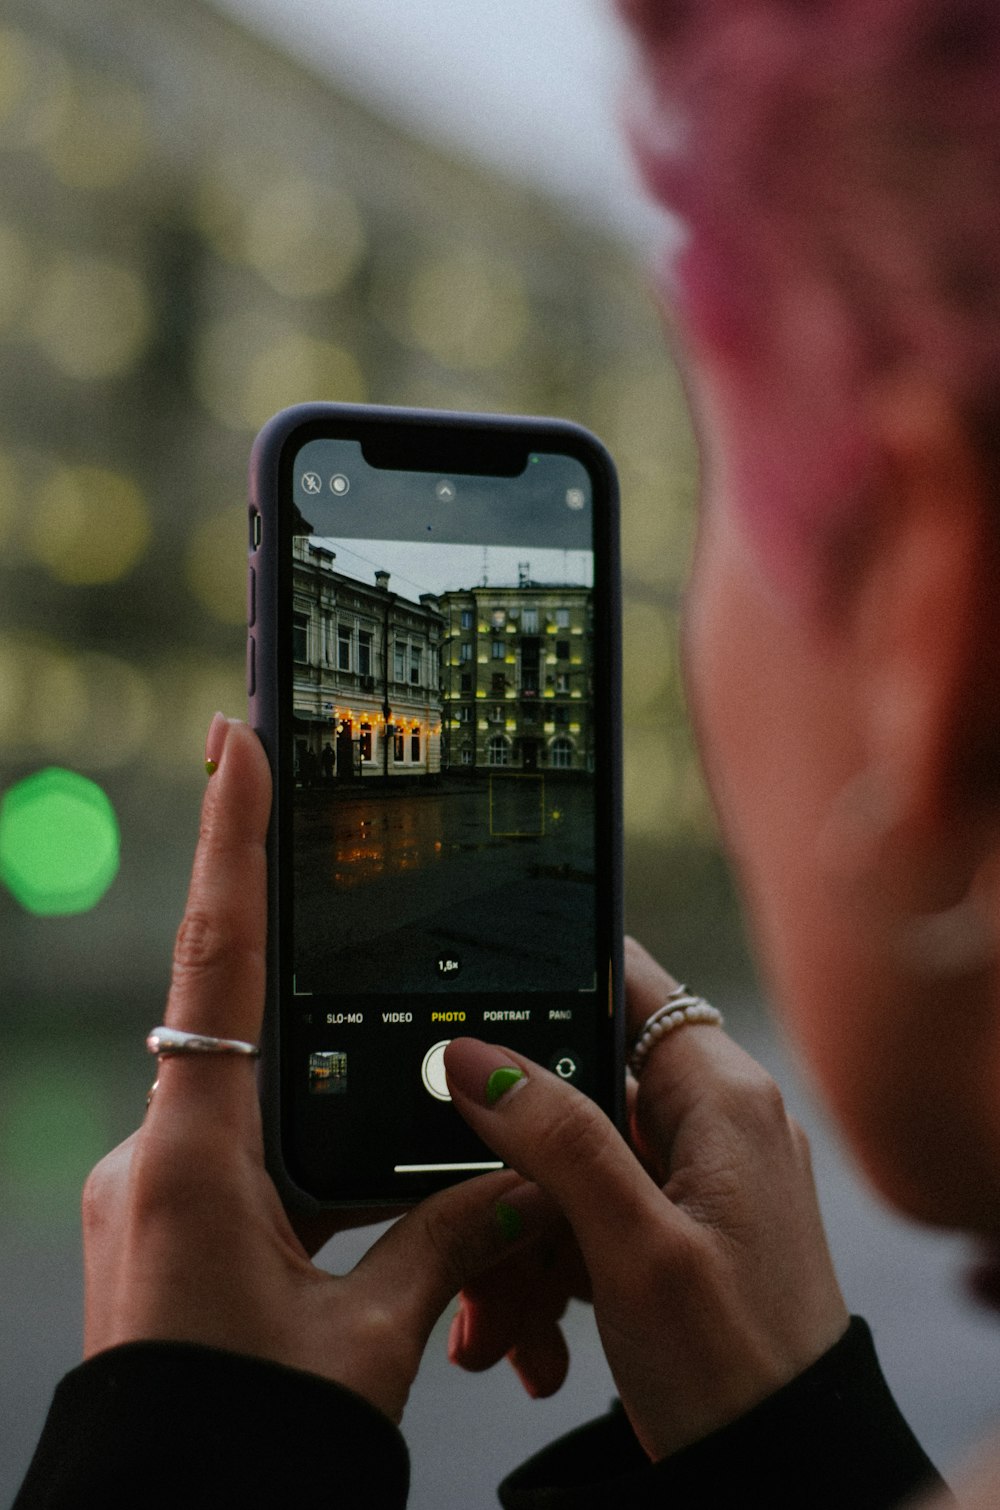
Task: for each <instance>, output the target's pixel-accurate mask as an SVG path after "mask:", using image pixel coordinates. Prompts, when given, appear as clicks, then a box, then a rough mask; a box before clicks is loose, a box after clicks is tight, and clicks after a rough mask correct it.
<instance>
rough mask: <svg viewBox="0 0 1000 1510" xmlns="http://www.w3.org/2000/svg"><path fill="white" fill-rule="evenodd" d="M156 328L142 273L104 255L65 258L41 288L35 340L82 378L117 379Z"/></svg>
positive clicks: (57, 362) (34, 323)
mask: <svg viewBox="0 0 1000 1510" xmlns="http://www.w3.org/2000/svg"><path fill="white" fill-rule="evenodd" d="M151 329H152V316H151V312H150V307H149V299H148V296H147V294H146V288H145V285H144V284H143V282H142V279H141V278H140V277H139V275H138V273H137V272H136V271H135V270H134V269H133V268H131V267H127V266H124V265H123V264H121V263H117V262H109V261H107V260H105V259H104V258H100V257H63V258H60V259H59V260H58V261H57V262H56V263H55V265H54V266H53V267H52V268H51V269H50V271H49V273H48V275H47V277H46V278H45V280H44V281H43V283H42V286H41V288H40V290H39V297H38V303H37V305H36V308H35V311H34V316H33V320H32V330H33V334H34V336H35V339H36V340H37V341H38V344H39V345H40V346H41V348H42V350H43V351H44V352H45V354H46V355H47V356H48V357H49V359H50V360H51V361H52V362H54V363H55V365H56V366H57V367H58V368H60V369H61V370H62V371H63V372H65V373H66V374H67V375H68V376H70V377H74V378H81V379H94V378H108V377H114V376H116V375H117V374H119V373H122V372H124V371H126V370H127V369H128V368H129V367H131V366H132V365H133V363H134V362H135V361H136V360H137V358H138V357H139V356H140V355H141V353H142V351H143V349H144V348H145V346H146V343H147V341H148V340H149V336H150V333H151Z"/></svg>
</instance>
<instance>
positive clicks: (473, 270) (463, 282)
mask: <svg viewBox="0 0 1000 1510" xmlns="http://www.w3.org/2000/svg"><path fill="white" fill-rule="evenodd" d="M409 321H410V328H411V331H412V334H413V336H414V337H415V338H416V340H417V342H418V343H419V345H421V346H422V347H423V348H424V350H425V351H428V352H430V353H431V355H432V356H434V357H435V358H436V359H437V360H438V361H439V362H441V363H443V364H444V365H445V366H450V367H459V368H471V369H473V370H476V369H479V368H487V367H494V366H496V365H497V364H498V363H500V362H502V361H504V360H505V359H506V358H507V357H509V356H511V355H512V354H513V353H514V352H515V351H516V350H517V348H518V347H519V346H520V344H521V342H522V340H523V338H524V335H525V331H526V330H527V326H528V299H527V295H526V293H525V288H524V283H523V280H522V278H521V275H520V273H519V271H518V269H517V268H516V267H513V266H512V265H510V264H509V263H506V262H503V261H501V260H500V259H499V258H497V257H493V256H491V255H488V254H487V253H485V252H481V251H479V250H477V249H476V248H474V247H456V248H455V249H454V250H452V251H449V252H447V253H446V254H445V255H443V256H441V257H438V258H434V259H432V260H430V261H427V262H425V263H423V264H422V265H421V266H420V267H419V268H418V269H417V272H416V274H415V276H414V278H413V281H412V284H411V287H410V297H409Z"/></svg>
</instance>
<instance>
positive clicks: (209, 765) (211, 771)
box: [205, 760, 219, 776]
mask: <svg viewBox="0 0 1000 1510" xmlns="http://www.w3.org/2000/svg"><path fill="white" fill-rule="evenodd" d="M218 769H219V762H218V761H217V760H206V761H205V774H206V776H214V775H215V773H216V771H217V770H218Z"/></svg>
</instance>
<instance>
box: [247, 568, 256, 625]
mask: <svg viewBox="0 0 1000 1510" xmlns="http://www.w3.org/2000/svg"><path fill="white" fill-rule="evenodd" d="M256 622H257V573H256V572H255V571H254V569H253V567H252V566H251V567H248V569H247V624H248V625H249V627H250V628H251V629H252V628H253V626H254V625H255V624H256Z"/></svg>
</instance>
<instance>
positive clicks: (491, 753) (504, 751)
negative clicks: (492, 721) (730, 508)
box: [486, 734, 510, 765]
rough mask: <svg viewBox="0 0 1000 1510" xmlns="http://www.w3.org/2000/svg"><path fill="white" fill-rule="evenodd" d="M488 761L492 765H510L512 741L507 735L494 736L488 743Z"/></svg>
mask: <svg viewBox="0 0 1000 1510" xmlns="http://www.w3.org/2000/svg"><path fill="white" fill-rule="evenodd" d="M486 759H487V760H488V761H489V763H490V765H510V740H509V739H508V738H507V737H506V735H505V734H494V736H493V738H492V739H491V740H489V741H488V743H487V745H486Z"/></svg>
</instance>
